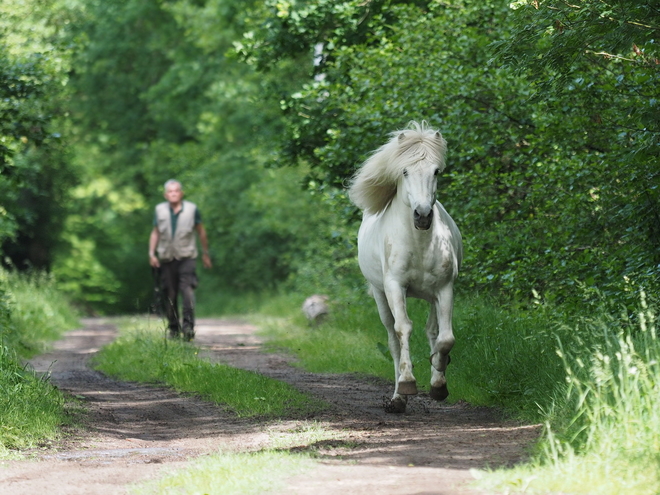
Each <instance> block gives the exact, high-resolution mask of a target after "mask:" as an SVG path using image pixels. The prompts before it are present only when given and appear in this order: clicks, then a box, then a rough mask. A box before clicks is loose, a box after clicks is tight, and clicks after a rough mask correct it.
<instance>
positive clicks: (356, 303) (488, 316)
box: [254, 296, 564, 421]
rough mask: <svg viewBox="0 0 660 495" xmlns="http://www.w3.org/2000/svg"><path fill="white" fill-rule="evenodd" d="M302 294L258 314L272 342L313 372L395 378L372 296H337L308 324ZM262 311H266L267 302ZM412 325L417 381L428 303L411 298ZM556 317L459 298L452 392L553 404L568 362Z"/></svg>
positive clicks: (482, 401)
mask: <svg viewBox="0 0 660 495" xmlns="http://www.w3.org/2000/svg"><path fill="white" fill-rule="evenodd" d="M301 304H302V299H301V298H298V300H295V299H292V298H291V296H285V297H282V298H280V299H278V300H277V301H276V302H275V301H274V302H273V306H274V307H276V308H277V311H278V313H279V314H280V315H281V314H287V311H285V310H284V308H288V314H289V318H282V317H278V318H266V317H264V316H262V317H261V318H256V319H255V320H254V321H255V322H256V323H258V324H259V325H260V326H262V327H263V328H264V334H265V335H266V336H268V337H269V339H270V347H271V348H272V349H277V348H285V349H287V350H288V351H290V352H292V353H293V354H295V355H296V357H297V358H298V360H299V364H300V366H302V367H304V368H305V369H307V370H309V371H313V372H318V373H322V372H332V373H349V372H356V373H361V374H366V375H370V376H377V377H380V378H384V379H386V380H390V381H392V388H393V387H394V383H393V381H394V364H393V362H392V359H391V357H390V355H389V351H388V350H387V332H386V330H385V328H384V327H383V325H382V323H381V322H380V319H379V318H378V314H377V311H376V304H375V302H374V301H373V299H371V298H368V297H363V298H358V299H355V300H352V301H341V302H338V303H336V304H334V307H333V308H332V315H331V317H330V318H329V319H328V320H327V321H326V322H325V323H323V324H321V325H320V326H319V327H318V328H311V327H310V326H309V325H308V324H307V322H306V320H305V319H304V317H303V316H302V314H301V312H300V305H301ZM262 311H268V307H267V306H265V307H264V308H263V309H262ZM408 312H409V315H410V317H411V319H412V320H413V325H414V330H413V334H412V336H411V340H410V349H411V358H412V361H413V364H414V373H415V377H416V378H417V383H418V387H419V388H420V389H422V390H428V388H429V382H430V379H431V368H430V364H429V354H430V350H429V344H428V341H427V338H426V334H425V333H424V325H425V322H426V318H427V315H428V304H427V303H425V302H423V301H419V300H415V299H409V300H408ZM556 329H557V325H556V324H555V323H552V322H551V321H550V320H549V319H548V317H547V314H545V313H543V312H539V311H537V312H527V313H525V312H520V311H513V310H507V309H505V308H503V307H501V306H499V305H497V304H495V303H494V301H493V300H491V299H489V298H483V297H469V298H467V297H466V298H462V299H460V298H459V299H457V302H456V306H455V308H454V334H455V336H456V345H455V346H454V349H453V350H452V352H451V355H452V362H451V364H450V366H449V368H448V369H447V378H448V381H449V390H450V400H451V401H456V400H466V401H468V402H470V403H472V404H475V405H489V406H498V407H502V408H505V409H507V410H508V411H510V412H511V413H515V414H516V415H517V416H519V417H521V418H527V419H529V420H530V421H538V420H539V419H540V418H541V411H540V409H539V407H538V404H544V405H545V406H547V407H549V405H550V400H549V399H550V398H551V397H549V396H548V392H549V390H550V391H551V390H552V389H553V387H554V386H555V385H556V383H558V382H560V383H561V382H563V380H564V375H563V366H562V363H561V360H560V359H559V358H558V356H557V355H556V354H555V352H554V349H555V347H556V338H555V332H556Z"/></svg>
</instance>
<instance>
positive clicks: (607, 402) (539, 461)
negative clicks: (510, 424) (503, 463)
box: [482, 302, 660, 495]
mask: <svg viewBox="0 0 660 495" xmlns="http://www.w3.org/2000/svg"><path fill="white" fill-rule="evenodd" d="M636 320H637V324H636V325H633V324H628V323H623V324H622V321H625V320H622V319H620V318H612V317H611V316H607V314H606V313H605V312H603V313H602V314H601V315H598V316H597V317H595V318H588V319H587V318H584V319H582V321H581V322H580V323H579V324H578V325H576V326H575V327H574V328H572V330H573V332H574V333H576V334H578V335H580V344H581V346H580V348H578V349H577V351H576V349H571V348H570V347H568V346H566V345H565V344H563V343H561V339H560V347H561V349H560V350H559V354H560V356H561V357H562V359H563V363H564V366H565V377H566V388H565V395H564V396H563V397H562V398H560V399H559V400H557V402H556V403H555V406H554V410H552V411H549V414H548V420H547V421H546V433H545V436H544V440H543V443H542V448H541V450H540V453H539V454H538V455H537V457H536V459H535V460H534V462H533V463H531V464H530V465H526V466H521V467H518V468H516V469H514V470H504V471H499V472H495V473H490V474H488V475H486V476H484V479H483V481H482V482H483V483H484V484H485V485H486V486H489V487H497V488H498V489H501V490H513V491H515V492H524V493H548V492H553V493H575V494H598V495H615V494H621V493H626V494H636V495H646V494H649V495H651V494H657V493H660V340H659V338H658V336H657V331H658V328H657V326H656V323H655V321H656V320H655V312H654V311H653V310H651V309H650V308H648V307H646V305H645V303H644V302H642V309H641V311H640V313H639V315H638V316H637V318H636Z"/></svg>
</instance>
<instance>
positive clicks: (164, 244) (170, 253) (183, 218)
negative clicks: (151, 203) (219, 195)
mask: <svg viewBox="0 0 660 495" xmlns="http://www.w3.org/2000/svg"><path fill="white" fill-rule="evenodd" d="M196 209H197V206H196V205H195V203H191V202H190V201H183V211H181V212H180V213H179V218H178V220H177V222H176V231H175V232H174V238H172V217H171V214H170V204H169V203H168V202H167V201H166V202H164V203H160V204H159V205H157V206H156V221H157V222H158V225H157V227H158V233H159V237H158V259H160V260H161V261H164V262H168V261H172V260H173V259H177V260H180V259H182V258H197V239H195V210H196Z"/></svg>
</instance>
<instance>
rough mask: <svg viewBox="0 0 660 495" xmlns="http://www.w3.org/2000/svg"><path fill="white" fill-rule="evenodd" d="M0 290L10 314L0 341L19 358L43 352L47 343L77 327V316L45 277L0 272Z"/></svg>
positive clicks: (53, 284)
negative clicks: (3, 292) (17, 354)
mask: <svg viewBox="0 0 660 495" xmlns="http://www.w3.org/2000/svg"><path fill="white" fill-rule="evenodd" d="M0 289H4V291H5V296H4V297H5V304H6V306H7V307H8V310H9V311H10V313H11V318H10V321H8V322H7V323H6V324H5V325H3V329H2V338H3V342H4V343H5V345H8V346H10V347H11V348H12V349H14V350H15V351H16V352H18V353H19V354H20V355H21V356H22V357H31V356H34V355H36V354H39V353H41V352H44V351H45V350H46V349H47V348H48V345H49V343H50V342H52V341H54V340H57V339H58V338H60V337H61V336H62V335H63V334H64V332H65V331H67V330H71V329H72V328H75V326H76V325H78V317H79V315H78V314H77V312H76V311H75V310H74V309H73V307H72V306H71V305H70V304H69V301H68V299H67V298H66V297H65V296H64V295H63V294H62V293H61V292H59V291H58V290H57V289H56V287H55V281H54V280H53V279H52V278H51V277H50V276H49V275H47V274H44V273H40V272H35V273H32V274H21V273H17V272H9V271H6V270H4V269H0Z"/></svg>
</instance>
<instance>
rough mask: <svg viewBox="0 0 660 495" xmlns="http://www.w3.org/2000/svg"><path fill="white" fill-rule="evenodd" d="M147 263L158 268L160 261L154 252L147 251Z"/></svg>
mask: <svg viewBox="0 0 660 495" xmlns="http://www.w3.org/2000/svg"><path fill="white" fill-rule="evenodd" d="M149 264H150V265H151V266H153V267H154V268H160V261H158V258H157V257H156V255H155V254H152V253H149Z"/></svg>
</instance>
